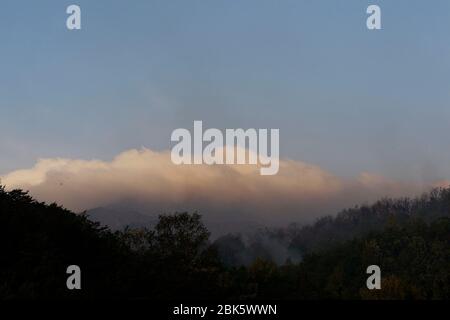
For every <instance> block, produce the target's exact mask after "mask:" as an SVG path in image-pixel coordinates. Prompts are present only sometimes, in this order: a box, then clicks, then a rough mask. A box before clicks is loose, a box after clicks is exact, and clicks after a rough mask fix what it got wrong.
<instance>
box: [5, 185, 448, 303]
mask: <svg viewBox="0 0 450 320" xmlns="http://www.w3.org/2000/svg"><path fill="white" fill-rule="evenodd" d="M0 228H1V230H0V250H1V254H0V298H1V299H22V298H27V299H28V298H31V299H73V298H83V299H99V298H126V299H189V300H209V299H230V300H231V299H239V300H258V299H286V300H290V299H450V268H449V266H450V189H436V190H433V191H431V192H430V193H428V194H424V195H423V196H421V197H418V198H414V199H409V198H403V199H383V200H380V201H378V202H376V203H374V204H372V205H364V206H358V207H355V208H351V209H347V210H344V211H342V212H340V213H339V214H337V215H336V216H334V217H331V216H330V217H324V218H321V219H319V220H318V221H316V223H314V224H313V225H309V226H298V225H295V224H293V225H290V226H287V227H286V228H283V229H267V230H260V231H259V232H258V233H257V234H254V235H252V236H251V237H248V236H245V235H240V234H229V235H226V236H222V237H220V238H218V239H215V240H214V241H212V240H211V239H210V234H209V232H208V230H207V228H206V227H205V226H204V225H203V223H202V219H201V216H200V215H199V214H197V213H176V214H173V215H161V216H160V217H159V220H158V222H157V224H156V226H155V227H154V228H151V229H131V228H126V229H125V230H122V231H115V232H112V231H110V230H109V229H108V228H105V227H101V226H100V225H99V224H98V223H94V222H92V221H90V220H89V219H88V217H87V216H86V215H79V214H74V213H72V212H70V211H68V210H66V209H64V208H62V207H60V206H58V205H57V204H50V205H48V204H45V203H40V202H38V201H36V200H34V199H33V198H32V197H30V196H29V195H28V194H27V193H26V192H23V191H21V190H14V191H6V190H5V189H4V188H3V187H2V188H0ZM280 250H285V251H286V252H285V254H283V255H280V256H277V252H279V251H280ZM283 257H287V258H286V259H285V260H284V261H283V260H282V258H283ZM73 264H75V265H78V266H80V268H81V270H82V271H81V272H82V273H81V274H82V290H68V289H67V288H66V279H67V277H68V275H67V274H66V268H67V266H69V265H73ZM373 264H375V265H379V266H380V267H381V272H382V281H381V286H382V289H381V290H368V289H367V288H366V279H367V277H368V275H367V274H366V268H367V266H369V265H373Z"/></svg>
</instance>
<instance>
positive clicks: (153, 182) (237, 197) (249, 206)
mask: <svg viewBox="0 0 450 320" xmlns="http://www.w3.org/2000/svg"><path fill="white" fill-rule="evenodd" d="M1 181H2V184H3V185H5V186H6V187H7V189H13V188H21V189H24V190H28V191H30V194H31V195H32V196H33V197H35V198H36V199H38V200H39V201H45V202H56V203H58V204H60V205H63V206H65V207H66V208H68V209H71V210H73V211H76V212H81V211H84V210H88V209H91V208H95V207H103V206H110V205H118V204H120V205H124V206H129V207H133V209H138V210H140V211H141V212H144V213H147V214H161V213H172V212H175V211H198V212H199V213H201V214H202V215H203V216H204V219H205V221H209V222H211V221H213V222H215V223H216V224H218V225H219V226H220V228H223V229H224V230H226V229H229V230H233V229H235V227H236V226H239V225H241V226H242V225H244V224H245V222H252V223H257V224H260V225H271V226H280V225H285V224H287V223H290V222H299V223H307V222H311V221H313V220H314V219H316V218H317V217H319V216H323V215H326V214H332V213H336V212H338V211H339V210H340V209H343V208H345V207H349V206H354V205H356V204H359V203H361V202H371V201H375V200H377V199H379V198H381V197H384V196H390V197H397V196H411V195H417V194H420V193H422V192H423V191H426V190H428V189H429V188H431V187H432V186H433V184H432V183H430V184H429V186H424V185H422V184H421V185H418V184H414V183H406V182H401V181H394V180H391V179H388V178H386V177H383V176H379V175H374V174H370V173H366V172H363V173H361V174H360V175H359V176H357V177H354V178H352V179H344V178H340V177H337V176H335V175H333V174H332V173H330V172H327V171H326V170H324V169H322V168H320V167H318V166H316V165H312V164H307V163H303V162H300V161H294V160H288V159H285V160H280V170H279V173H278V174H277V175H274V176H261V175H260V172H259V168H258V166H254V165H213V166H208V165H174V164H173V163H172V162H171V160H170V152H169V151H165V152H155V151H152V150H149V149H141V150H128V151H125V152H123V153H121V154H119V155H118V156H117V157H115V158H114V159H113V160H112V161H100V160H89V161H87V160H77V159H62V158H54V159H41V160H39V161H38V162H37V163H36V165H35V166H34V167H32V168H30V169H24V170H18V171H14V172H11V173H9V174H7V175H5V176H3V177H2V178H1Z"/></svg>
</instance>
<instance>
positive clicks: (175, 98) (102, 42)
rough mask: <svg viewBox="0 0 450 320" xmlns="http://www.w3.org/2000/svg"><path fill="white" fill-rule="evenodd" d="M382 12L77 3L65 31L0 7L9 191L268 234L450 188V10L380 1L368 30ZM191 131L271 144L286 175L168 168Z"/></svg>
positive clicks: (55, 21)
mask: <svg viewBox="0 0 450 320" xmlns="http://www.w3.org/2000/svg"><path fill="white" fill-rule="evenodd" d="M372 2H373V1H365V0H364V1H359V0H358V1H357V0H351V1H346V2H345V3H343V2H331V3H330V2H329V1H291V0H286V1H283V2H274V1H266V0H263V1H260V0H259V1H256V0H246V1H242V2H239V3H238V2H235V3H232V2H230V1H224V0H218V1H214V2H211V3H210V2H204V1H196V0H192V1H189V2H187V1H171V2H170V3H169V2H164V1H153V2H149V1H133V3H126V2H123V1H118V0H115V1H95V3H94V2H92V1H86V0H80V1H77V5H79V6H80V7H81V8H82V19H83V24H82V29H81V30H77V31H74V32H72V31H68V30H67V28H66V27H65V19H66V17H67V14H66V12H65V9H66V7H67V5H69V4H71V3H69V2H67V1H63V2H61V1H50V0H45V1H40V2H39V6H29V5H28V4H27V3H26V2H25V1H21V0H16V1H9V0H8V1H4V2H3V3H2V10H0V37H1V38H2V45H1V47H2V50H1V52H2V53H1V57H2V59H1V62H0V65H1V69H2V72H1V73H0V126H1V128H2V135H1V136H0V149H1V150H2V156H1V157H0V178H1V182H2V184H5V185H6V186H7V187H8V188H12V187H19V188H24V189H25V190H30V192H31V194H32V195H33V196H35V197H36V198H37V199H38V200H41V201H47V202H53V201H56V202H57V203H59V204H61V205H63V206H66V207H68V208H69V209H71V210H75V211H82V210H88V209H91V208H94V207H98V206H107V205H110V204H114V203H119V202H123V201H127V202H129V203H130V204H132V205H135V206H143V207H145V208H148V209H149V210H151V211H155V212H156V211H164V212H167V211H169V212H170V211H180V210H183V209H189V210H199V211H200V212H201V213H204V214H212V215H215V214H217V215H220V216H222V215H224V214H225V213H224V212H226V214H231V213H230V212H233V214H234V215H236V217H240V216H242V217H243V216H247V215H248V216H251V217H252V218H255V217H256V219H262V221H267V223H285V222H287V221H294V220H296V219H297V220H302V221H311V220H312V219H314V218H316V217H319V216H321V215H324V214H332V213H336V212H338V211H339V210H341V209H343V208H346V207H349V206H350V207H351V206H354V205H357V204H360V203H364V202H372V201H375V200H377V199H379V198H382V197H385V196H390V197H400V196H415V195H420V194H421V193H422V192H425V191H428V190H430V188H432V187H434V186H444V185H448V181H449V180H450V166H449V165H448V164H449V163H450V149H449V148H448V147H447V144H446V139H445V137H447V136H450V121H449V120H448V119H450V109H449V108H448V106H449V105H448V103H449V101H450V88H449V83H450V82H449V80H450V43H449V42H448V32H447V30H449V29H450V2H448V1H444V0H442V1H435V2H433V4H432V5H430V4H429V3H426V2H424V1H406V0H400V1H395V2H392V1H386V0H379V1H376V4H377V5H379V6H380V7H381V9H382V19H383V20H382V21H383V27H382V30H377V31H369V30H367V28H366V18H367V14H366V8H367V6H368V5H369V4H372ZM194 120H202V121H203V122H204V125H205V126H206V127H208V128H219V129H225V128H243V129H248V128H279V129H280V160H281V162H282V165H281V167H280V172H279V173H278V174H277V175H275V176H267V177H261V176H259V175H258V174H257V173H255V172H254V170H253V169H254V168H251V167H247V166H244V167H239V166H213V167H209V166H197V167H189V166H187V167H185V166H181V167H176V166H174V165H173V164H172V163H171V162H170V159H169V157H168V153H169V150H170V148H171V146H172V145H173V144H172V143H171V141H170V135H171V132H172V131H173V130H175V129H177V128H187V129H191V128H192V125H193V121H194ZM443 137H444V138H443ZM236 219H238V218H236Z"/></svg>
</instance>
